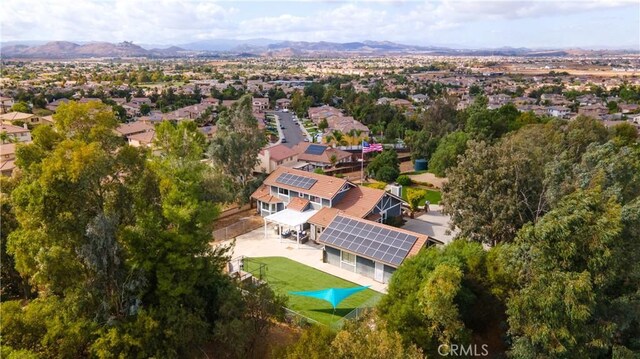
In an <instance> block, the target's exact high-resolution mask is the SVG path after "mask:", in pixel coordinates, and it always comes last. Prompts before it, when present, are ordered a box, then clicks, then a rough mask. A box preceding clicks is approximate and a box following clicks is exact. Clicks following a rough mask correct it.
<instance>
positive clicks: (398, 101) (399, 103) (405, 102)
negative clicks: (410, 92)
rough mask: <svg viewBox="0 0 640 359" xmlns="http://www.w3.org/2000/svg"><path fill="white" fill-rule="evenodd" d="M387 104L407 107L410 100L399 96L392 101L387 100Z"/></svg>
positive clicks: (409, 105) (409, 104)
mask: <svg viewBox="0 0 640 359" xmlns="http://www.w3.org/2000/svg"><path fill="white" fill-rule="evenodd" d="M389 104H390V105H391V106H396V107H402V108H409V107H411V101H409V100H405V99H402V98H399V99H396V100H393V101H391V102H389Z"/></svg>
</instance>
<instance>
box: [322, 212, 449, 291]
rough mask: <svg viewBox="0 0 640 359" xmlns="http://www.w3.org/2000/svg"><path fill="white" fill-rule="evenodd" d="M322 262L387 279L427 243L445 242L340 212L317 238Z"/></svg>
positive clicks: (368, 275) (366, 275) (382, 280)
mask: <svg viewBox="0 0 640 359" xmlns="http://www.w3.org/2000/svg"><path fill="white" fill-rule="evenodd" d="M318 242H319V243H320V244H323V245H324V251H323V258H322V259H323V262H325V263H329V264H332V265H335V266H337V267H340V268H342V269H346V270H349V271H352V272H355V273H357V274H360V275H363V276H365V277H369V278H373V279H374V280H376V281H378V282H382V283H388V282H389V280H390V279H391V276H392V275H393V272H395V271H396V269H397V268H398V267H399V266H400V264H402V262H404V260H405V259H406V258H408V257H410V256H413V255H416V254H417V253H418V252H419V251H420V249H422V248H423V247H425V246H431V245H435V244H442V243H440V242H439V241H437V240H435V239H432V238H430V237H428V236H427V235H424V234H420V233H415V232H411V231H406V230H404V229H401V228H396V227H391V226H387V225H385V224H382V223H378V222H372V221H368V220H366V219H362V218H358V217H354V216H350V215H347V214H344V213H338V214H337V215H336V216H335V217H334V218H333V219H332V220H331V223H329V225H328V226H327V228H326V229H325V230H324V231H323V232H322V234H321V235H320V238H319V239H318Z"/></svg>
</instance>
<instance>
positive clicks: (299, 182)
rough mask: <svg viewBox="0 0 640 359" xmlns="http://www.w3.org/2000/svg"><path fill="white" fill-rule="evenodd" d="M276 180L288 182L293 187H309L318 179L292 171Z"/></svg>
mask: <svg viewBox="0 0 640 359" xmlns="http://www.w3.org/2000/svg"><path fill="white" fill-rule="evenodd" d="M276 182H278V183H282V184H286V185H289V186H293V187H298V188H304V189H309V188H311V186H313V185H314V184H315V183H316V182H318V180H316V179H314V178H309V177H303V176H298V175H294V174H292V173H283V174H281V175H280V176H278V178H277V179H276Z"/></svg>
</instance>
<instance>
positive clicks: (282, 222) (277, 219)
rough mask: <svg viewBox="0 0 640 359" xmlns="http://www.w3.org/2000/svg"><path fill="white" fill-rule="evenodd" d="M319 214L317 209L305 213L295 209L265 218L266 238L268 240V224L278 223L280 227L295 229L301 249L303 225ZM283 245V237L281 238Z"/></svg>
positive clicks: (285, 210)
mask: <svg viewBox="0 0 640 359" xmlns="http://www.w3.org/2000/svg"><path fill="white" fill-rule="evenodd" d="M316 213H318V211H317V210H315V209H309V210H306V211H304V212H300V211H295V210H293V209H288V208H287V209H284V210H282V211H280V212H276V213H274V214H272V215H269V216H266V217H264V237H265V238H267V222H272V223H277V224H278V226H289V227H295V229H296V231H297V233H296V240H297V242H298V248H300V230H301V229H302V225H303V224H305V223H307V221H308V220H309V218H311V217H312V216H313V215H314V214H316ZM280 242H281V243H282V237H280Z"/></svg>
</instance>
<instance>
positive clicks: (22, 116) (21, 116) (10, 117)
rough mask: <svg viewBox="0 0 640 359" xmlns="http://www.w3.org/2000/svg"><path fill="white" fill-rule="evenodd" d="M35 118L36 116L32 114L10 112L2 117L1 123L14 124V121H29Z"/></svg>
mask: <svg viewBox="0 0 640 359" xmlns="http://www.w3.org/2000/svg"><path fill="white" fill-rule="evenodd" d="M33 116H35V115H34V114H32V113H24V112H9V113H4V114H2V115H0V121H9V122H13V121H21V120H28V119H30V118H31V117H33Z"/></svg>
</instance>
